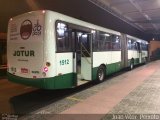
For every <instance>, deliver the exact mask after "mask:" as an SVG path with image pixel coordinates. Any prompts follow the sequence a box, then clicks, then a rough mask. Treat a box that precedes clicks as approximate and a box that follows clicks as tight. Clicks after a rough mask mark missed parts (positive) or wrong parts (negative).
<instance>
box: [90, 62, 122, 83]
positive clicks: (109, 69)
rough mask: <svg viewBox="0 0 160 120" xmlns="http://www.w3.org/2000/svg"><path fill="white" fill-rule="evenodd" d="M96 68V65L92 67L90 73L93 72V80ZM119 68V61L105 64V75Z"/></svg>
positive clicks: (95, 77) (95, 76)
mask: <svg viewBox="0 0 160 120" xmlns="http://www.w3.org/2000/svg"><path fill="white" fill-rule="evenodd" d="M97 70H98V67H94V68H93V70H92V73H93V74H92V79H93V80H96V79H97ZM120 70H121V62H117V63H112V64H108V65H106V75H110V74H112V73H115V72H118V71H120Z"/></svg>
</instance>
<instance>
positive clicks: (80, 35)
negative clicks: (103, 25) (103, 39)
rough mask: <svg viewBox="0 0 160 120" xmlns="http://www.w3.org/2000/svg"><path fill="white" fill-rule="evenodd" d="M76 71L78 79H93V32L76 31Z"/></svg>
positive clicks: (74, 56)
mask: <svg viewBox="0 0 160 120" xmlns="http://www.w3.org/2000/svg"><path fill="white" fill-rule="evenodd" d="M75 35H76V41H75V53H74V55H73V58H74V72H75V73H77V80H87V81H88V80H92V34H90V33H88V32H82V31H76V33H75Z"/></svg>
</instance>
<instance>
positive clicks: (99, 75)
mask: <svg viewBox="0 0 160 120" xmlns="http://www.w3.org/2000/svg"><path fill="white" fill-rule="evenodd" d="M105 75H106V70H105V66H102V65H101V66H100V67H99V68H98V71H97V82H103V81H104V79H105Z"/></svg>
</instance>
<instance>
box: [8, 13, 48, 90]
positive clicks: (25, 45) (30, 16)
mask: <svg viewBox="0 0 160 120" xmlns="http://www.w3.org/2000/svg"><path fill="white" fill-rule="evenodd" d="M44 17H45V15H44V12H43V11H38V12H29V13H26V14H23V15H19V16H17V17H14V18H11V19H10V21H9V24H8V35H7V57H8V79H9V80H10V81H13V82H16V83H22V84H26V85H31V86H35V87H40V88H44V84H43V79H41V78H43V77H44V74H45V71H47V67H46V68H45V66H44V65H43V64H44V39H43V38H44Z"/></svg>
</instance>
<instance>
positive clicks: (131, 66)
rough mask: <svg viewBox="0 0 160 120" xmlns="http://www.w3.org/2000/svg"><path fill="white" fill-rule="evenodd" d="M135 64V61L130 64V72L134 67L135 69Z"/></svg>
mask: <svg viewBox="0 0 160 120" xmlns="http://www.w3.org/2000/svg"><path fill="white" fill-rule="evenodd" d="M133 63H134V62H133V60H131V63H130V66H129V69H130V70H132V69H133V67H134V64H133Z"/></svg>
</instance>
